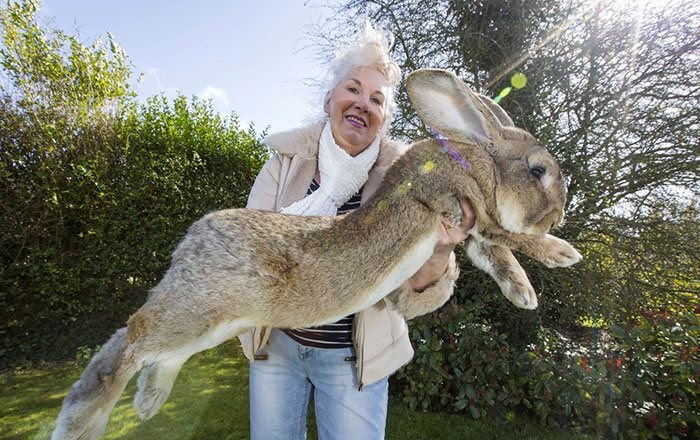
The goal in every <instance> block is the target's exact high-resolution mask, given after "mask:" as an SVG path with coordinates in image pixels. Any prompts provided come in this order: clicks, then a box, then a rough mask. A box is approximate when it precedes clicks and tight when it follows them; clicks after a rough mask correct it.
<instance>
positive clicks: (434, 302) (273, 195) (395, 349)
mask: <svg viewBox="0 0 700 440" xmlns="http://www.w3.org/2000/svg"><path fill="white" fill-rule="evenodd" d="M322 129H323V123H322V122H319V123H316V124H313V125H310V126H308V127H304V128H301V129H295V130H291V131H287V132H282V133H277V134H273V135H271V136H268V138H267V139H266V140H265V142H266V144H267V146H268V147H269V148H270V149H272V150H276V151H277V154H275V155H274V156H273V157H272V158H271V159H270V160H269V161H268V162H267V163H266V164H265V166H264V167H263V168H262V170H261V171H260V174H258V177H257V179H256V180H255V184H254V185H253V188H252V190H251V192H250V196H249V197H248V205H247V207H248V208H253V209H262V210H266V211H275V212H279V211H280V210H281V209H282V208H284V207H286V206H289V205H290V204H292V203H294V202H296V201H297V200H300V199H302V198H303V197H304V196H305V195H306V191H307V190H308V188H309V184H310V183H311V180H312V179H313V177H314V175H315V173H316V168H317V162H316V161H317V154H318V142H319V138H320V137H321V130H322ZM405 148H406V146H405V145H402V144H399V143H396V142H393V141H390V140H387V139H384V140H382V142H381V144H380V151H379V157H378V158H377V161H376V162H375V164H374V166H373V167H372V169H371V170H370V172H369V178H368V180H367V182H366V183H365V186H364V187H363V190H362V203H364V202H365V201H366V200H367V199H368V198H369V197H370V196H371V195H372V194H374V192H375V191H376V190H377V188H378V186H379V184H380V182H381V180H382V178H383V176H384V173H385V172H386V170H387V169H388V167H389V165H390V164H391V162H392V161H393V160H394V158H395V157H397V156H398V155H400V154H401V153H402V152H403V151H404V150H405ZM458 275H459V268H458V266H457V265H456V263H455V259H454V254H453V255H452V259H451V261H450V264H449V267H448V269H447V271H446V272H445V274H444V275H443V276H442V278H440V279H439V280H438V281H437V282H436V283H435V284H433V285H432V286H430V287H428V288H427V289H425V290H423V291H422V292H415V291H413V290H412V289H411V288H410V287H409V285H408V282H406V283H404V285H403V286H401V287H400V288H399V289H397V290H396V291H394V292H392V293H391V294H390V295H389V297H387V298H385V299H383V300H381V301H379V302H378V303H377V304H375V305H373V306H371V307H369V308H367V309H365V310H363V311H361V312H359V313H357V314H356V315H355V321H354V345H355V351H356V355H357V375H358V379H359V382H360V385H366V384H370V383H372V382H375V381H377V380H379V379H382V378H384V377H386V376H389V375H390V374H392V373H393V372H394V371H396V370H397V369H399V368H400V367H401V366H403V365H404V364H406V363H407V362H408V361H410V360H411V358H412V357H413V347H412V346H411V342H410V340H409V338H408V328H407V326H406V322H405V321H404V318H406V319H410V318H413V317H415V316H418V315H422V314H425V313H429V312H431V311H433V310H435V309H436V308H438V307H440V306H441V305H443V304H444V303H445V302H446V301H447V300H448V299H449V297H450V296H451V295H452V292H453V288H454V281H455V280H456V279H457V276H458ZM389 298H391V299H389ZM269 335H270V332H269V328H264V327H259V328H256V329H253V330H251V331H249V332H247V333H244V334H242V335H241V336H239V338H240V340H241V345H242V346H243V352H244V353H245V355H246V357H247V358H248V359H249V360H251V361H253V358H254V355H255V353H257V352H258V350H260V349H261V348H262V347H264V346H265V345H266V344H267V340H268V337H269Z"/></svg>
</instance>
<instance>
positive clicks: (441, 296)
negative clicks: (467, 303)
mask: <svg viewBox="0 0 700 440" xmlns="http://www.w3.org/2000/svg"><path fill="white" fill-rule="evenodd" d="M458 277H459V266H458V265H457V260H456V257H455V253H454V252H452V254H451V255H450V262H449V264H448V265H447V270H446V271H445V273H444V274H443V275H442V277H440V278H439V279H438V280H437V282H435V284H433V285H431V286H429V287H427V288H426V289H425V290H423V291H421V292H416V291H414V290H413V289H412V288H411V286H410V284H409V283H408V280H407V281H405V282H404V283H403V284H402V285H401V286H400V287H399V288H398V289H396V290H394V291H393V292H391V293H390V294H389V295H388V296H387V298H386V299H387V300H388V301H389V302H391V303H392V304H393V305H394V307H396V309H397V311H398V312H399V313H401V314H402V315H403V317H404V318H405V319H412V318H415V317H416V316H420V315H424V314H426V313H430V312H432V311H433V310H436V309H438V308H439V307H441V306H442V305H443V304H445V303H446V302H447V300H448V299H450V297H451V296H452V293H453V292H454V286H455V281H456V280H457V278H458Z"/></svg>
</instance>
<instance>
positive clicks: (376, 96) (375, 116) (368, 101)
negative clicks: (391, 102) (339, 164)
mask: <svg viewBox="0 0 700 440" xmlns="http://www.w3.org/2000/svg"><path fill="white" fill-rule="evenodd" d="M389 93H390V86H389V82H388V81H387V79H386V77H385V76H384V75H383V74H382V73H381V72H379V71H378V70H377V69H375V68H373V67H360V68H358V69H355V70H354V71H352V72H351V73H350V75H348V77H347V78H345V79H343V80H342V81H340V82H339V83H338V85H337V86H335V88H334V89H333V90H331V91H330V92H328V95H326V101H325V105H324V110H325V112H326V113H327V114H328V115H329V117H330V121H331V131H332V132H333V138H334V139H335V142H336V143H337V144H338V146H339V147H340V148H342V149H343V150H345V151H346V152H347V153H348V154H349V155H351V156H356V155H358V154H360V153H361V152H363V151H364V150H365V149H366V148H367V147H369V145H370V144H371V143H372V141H373V140H374V138H375V137H377V133H378V132H379V130H380V129H381V128H382V127H383V126H384V123H385V122H386V100H387V96H389Z"/></svg>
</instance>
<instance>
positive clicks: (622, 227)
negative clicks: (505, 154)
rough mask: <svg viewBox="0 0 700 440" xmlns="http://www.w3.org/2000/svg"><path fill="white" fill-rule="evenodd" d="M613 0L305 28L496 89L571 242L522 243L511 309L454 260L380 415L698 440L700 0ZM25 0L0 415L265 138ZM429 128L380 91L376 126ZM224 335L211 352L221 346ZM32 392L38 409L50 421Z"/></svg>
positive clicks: (173, 240)
mask: <svg viewBox="0 0 700 440" xmlns="http://www.w3.org/2000/svg"><path fill="white" fill-rule="evenodd" d="M631 4H632V3H625V2H622V1H619V0H617V1H616V0H600V1H577V0H572V1H554V0H532V1H527V2H525V1H516V0H499V1H496V0H493V1H483V2H475V1H461V0H452V1H427V0H386V1H359V0H357V1H346V2H341V3H337V4H334V5H333V6H332V8H334V11H335V13H334V14H330V15H329V17H331V18H329V19H328V20H327V21H326V22H324V23H321V24H319V26H318V27H317V28H316V29H315V30H314V31H313V32H311V33H310V34H309V38H310V39H311V41H313V42H315V47H316V48H317V49H318V57H319V62H323V61H327V60H328V58H329V57H330V56H332V54H333V50H334V49H335V48H336V47H339V45H341V44H342V43H343V42H347V41H348V40H349V39H350V38H351V36H352V35H351V33H350V32H348V29H355V28H356V27H355V26H354V23H356V21H357V19H358V18H360V17H364V16H368V17H370V18H371V19H372V20H373V21H375V22H377V23H381V24H382V25H384V26H386V27H387V28H388V29H390V30H391V31H392V32H393V33H394V35H395V44H394V49H393V55H394V56H395V57H396V59H397V60H399V62H400V64H401V65H402V68H403V72H404V74H407V73H408V72H410V71H412V70H415V69H417V68H420V67H439V68H446V69H451V70H453V71H454V72H456V73H457V74H458V75H459V76H460V77H461V78H463V79H464V80H465V81H466V82H467V83H469V84H471V85H472V86H473V87H474V88H475V89H476V90H478V91H481V92H483V93H485V94H487V95H490V96H494V97H496V96H501V99H500V104H501V105H502V106H503V108H504V109H505V110H506V111H508V112H509V113H510V114H511V116H512V117H513V118H514V120H515V121H516V124H517V125H518V126H520V127H523V128H526V129H527V130H529V131H530V132H532V133H533V134H535V135H536V136H537V138H538V139H539V140H540V141H541V143H542V144H543V145H546V146H547V147H548V148H549V149H550V151H551V152H552V153H553V154H554V155H555V156H556V157H557V159H558V160H559V162H560V163H561V165H562V168H563V171H564V174H565V175H566V178H567V184H568V190H569V202H568V206H567V209H566V210H567V220H566V223H565V224H564V225H563V227H561V228H560V229H559V230H558V231H556V234H557V235H558V236H561V237H563V238H565V239H567V240H568V241H569V242H571V243H572V244H574V245H575V246H576V247H577V248H578V249H579V250H581V251H582V253H583V255H584V261H583V262H582V263H580V264H578V265H577V266H575V267H573V268H567V269H554V270H552V269H544V268H542V267H541V266H540V265H538V264H536V263H534V262H532V261H529V260H528V259H527V258H526V257H522V256H521V257H519V258H520V259H521V261H522V262H523V265H524V267H525V268H526V271H527V272H528V274H529V276H530V278H531V280H532V284H533V285H534V286H535V288H536V290H537V291H538V293H539V295H540V307H539V308H538V309H537V310H535V311H524V310H520V309H516V308H514V307H513V306H512V305H510V303H508V302H507V301H506V300H505V299H504V298H502V297H501V295H500V293H499V291H498V288H497V286H496V285H495V283H493V282H492V281H491V280H490V279H489V278H488V277H487V276H485V275H484V274H483V273H481V272H480V271H478V270H476V269H475V268H473V267H472V266H470V265H469V263H468V262H467V260H466V259H464V258H462V259H461V261H463V265H462V274H461V277H460V280H459V281H458V286H457V289H456V294H455V296H454V297H453V298H452V299H451V301H450V302H449V303H448V304H447V305H445V306H444V307H443V308H441V309H440V310H438V311H436V312H434V313H432V314H430V315H427V316H424V317H421V318H418V319H415V320H413V321H412V322H411V323H410V331H411V337H412V340H413V342H414V345H415V348H416V356H415V358H414V360H413V361H412V362H411V363H410V364H409V365H408V366H406V367H405V368H403V369H402V370H401V371H400V372H399V373H398V374H396V375H395V376H394V377H393V378H392V381H391V392H392V408H401V409H395V410H396V411H409V413H408V414H410V413H411V412H415V413H416V414H417V413H420V414H424V412H427V414H429V415H431V414H434V417H435V418H438V417H443V416H444V415H445V413H456V414H461V416H460V417H461V420H464V421H465V422H464V423H465V424H467V423H472V421H473V420H476V421H477V422H479V423H482V424H488V423H490V421H492V420H499V419H501V420H504V421H508V420H512V419H513V418H514V417H515V418H516V419H517V420H522V419H526V420H528V421H534V422H535V423H537V424H538V426H541V427H542V429H565V430H568V431H575V432H579V433H582V434H584V435H590V436H593V437H595V438H678V439H683V438H698V436H699V435H700V434H699V433H700V431H699V430H700V409H699V408H700V405H699V404H698V396H699V395H700V385H698V377H700V353H699V352H698V337H699V336H700V322H699V317H700V301H699V300H698V293H699V292H700V265H699V264H698V261H700V258H699V255H698V249H697V243H698V242H699V240H700V233H699V227H698V207H699V203H698V202H699V200H700V198H699V193H698V169H699V162H700V160H699V154H698V153H699V142H698V139H700V136H699V134H700V111H699V105H698V104H700V99H699V98H700V50H699V48H700V4H698V2H695V1H691V0H675V1H669V2H666V4H665V5H664V7H663V8H661V7H659V8H658V9H657V10H655V11H654V13H653V14H647V13H641V10H640V8H634V7H630V5H631ZM625 5H627V6H626V7H625ZM37 7H38V3H37V2H36V1H32V0H22V1H9V0H8V1H6V2H4V3H3V4H2V6H0V26H1V29H0V30H1V34H0V68H1V69H2V74H1V75H2V79H3V81H2V83H0V85H1V87H2V88H1V89H0V224H1V225H2V228H0V259H1V260H2V262H1V264H0V314H1V316H0V369H2V370H3V372H4V373H3V374H2V382H0V384H2V385H3V389H2V395H0V399H3V400H4V399H5V396H8V397H7V401H6V402H5V403H7V405H5V404H4V403H3V405H2V406H3V407H5V408H9V410H8V409H6V411H10V413H8V417H3V422H0V423H1V424H2V425H5V423H7V422H5V420H10V419H11V417H10V415H11V411H12V409H13V408H15V409H16V410H17V411H22V412H23V414H24V415H25V416H27V415H28V414H30V413H32V407H31V405H30V406H26V405H27V404H26V402H25V403H24V406H23V405H21V404H18V405H17V406H13V405H11V404H10V403H11V402H14V400H12V398H11V397H9V396H11V395H13V394H12V390H15V391H17V390H19V394H22V393H24V392H29V390H28V389H27V388H26V387H29V385H30V384H32V385H34V386H36V385H37V384H36V381H40V382H51V381H55V380H58V379H59V378H63V376H64V375H65V374H68V375H69V376H70V375H71V374H76V372H78V371H79V366H80V365H81V364H83V363H84V362H85V360H86V359H88V358H89V357H90V356H91V355H92V354H93V353H94V351H95V350H96V348H97V347H99V345H100V344H101V343H103V342H104V341H105V340H106V338H107V337H108V336H109V335H110V334H111V333H112V332H113V331H114V330H115V329H116V328H119V327H121V326H123V325H124V322H125V321H126V319H127V318H128V316H129V315H130V314H131V313H132V312H133V311H134V310H136V309H137V308H138V307H139V306H140V305H141V304H142V303H143V301H144V300H145V297H146V295H147V292H148V289H149V288H150V287H152V286H153V285H154V284H155V283H156V282H157V280H158V279H159V278H160V276H161V275H162V274H163V272H164V270H165V269H166V268H167V265H168V262H169V256H170V253H171V251H172V250H173V248H174V246H175V245H176V244H177V242H178V240H179V239H180V238H181V237H182V235H183V234H184V232H185V231H186V229H187V227H188V226H189V225H190V224H191V223H192V222H193V221H194V220H195V219H197V218H198V217H200V216H201V215H203V214H205V213H207V212H209V211H211V210H215V209H221V208H229V207H240V206H243V205H244V204H245V200H246V196H247V193H248V191H249V189H250V186H251V185H252V182H253V179H254V178H255V176H256V174H257V171H258V170H259V169H260V167H261V166H262V164H263V163H264V161H265V159H266V158H267V157H268V155H269V152H268V151H267V150H266V149H265V148H264V146H263V143H262V139H263V138H264V136H265V134H266V133H265V132H264V131H263V132H257V131H256V130H255V129H254V128H253V127H252V126H251V127H241V126H240V123H239V121H238V118H237V116H236V115H235V113H232V114H229V115H221V114H218V113H216V112H214V111H213V110H212V107H211V105H210V103H208V102H207V101H202V100H199V99H196V98H188V97H185V96H179V97H177V98H175V99H168V98H166V97H164V96H153V97H151V98H150V99H148V100H147V101H146V102H139V101H137V100H136V99H135V96H134V93H133V90H134V82H135V81H136V79H135V78H136V77H135V74H134V72H133V71H132V66H131V65H130V63H129V59H128V55H127V54H126V53H124V51H123V50H122V49H121V48H120V47H119V44H118V41H116V39H115V38H114V37H112V36H110V35H108V34H106V35H105V36H103V37H101V38H100V39H98V40H96V41H94V42H84V41H81V40H79V38H77V37H76V36H73V35H70V34H68V33H66V32H64V31H63V30H60V29H55V28H52V27H50V26H47V25H46V24H45V23H42V22H41V21H40V20H38V19H37V16H36V11H37ZM416 17H419V19H417V18H416ZM248 67H249V68H254V66H248ZM516 73H518V74H521V75H524V76H525V78H527V83H526V84H525V85H524V87H521V86H522V84H521V83H517V82H515V83H512V82H511V80H512V78H513V76H514V75H515V74H516ZM519 77H520V78H522V76H519ZM516 78H517V77H516ZM516 86H517V87H516ZM426 133H427V132H426V131H425V127H424V126H423V125H422V124H421V122H420V121H419V120H418V119H417V118H416V116H415V113H414V112H413V110H412V109H411V108H410V105H409V104H408V102H407V99H406V97H405V94H404V93H403V91H401V93H400V95H399V109H398V112H397V115H396V116H395V118H394V120H393V124H392V135H393V136H395V137H397V138H399V139H404V140H410V139H418V138H420V137H423V136H426ZM222 350H223V349H222ZM226 350H228V351H226ZM226 350H223V351H221V350H219V351H216V353H218V354H219V357H216V356H215V358H214V359H210V360H211V362H213V363H214V364H216V365H218V364H217V362H224V363H226V362H228V361H227V359H229V358H232V359H239V360H240V353H239V352H238V351H237V350H236V348H235V347H229V348H228V349H226ZM222 353H223V354H222ZM212 356H213V355H212ZM198 359H199V358H198ZM201 359H204V360H206V359H208V358H206V357H202V358H201ZM67 361H71V362H73V363H75V365H77V366H76V367H75V368H74V369H73V370H71V369H70V368H71V366H70V363H69V364H66V362H67ZM63 368H68V370H64V369H63ZM203 368H205V369H204V370H203V371H204V372H205V373H206V374H204V373H199V374H200V375H199V376H197V377H200V376H201V377H202V378H203V380H205V379H206V378H207V377H208V376H207V374H208V373H209V372H210V370H209V369H207V367H203ZM241 368H245V366H243V367H241ZM66 371H71V373H65V372H66ZM46 372H51V373H50V374H49V373H46ZM43 373H46V374H44V375H43V376H42V374H43ZM195 375H196V374H195ZM27 378H29V380H25V379H27ZM31 378H34V379H31ZM49 378H50V379H49ZM75 378H77V376H75V377H71V380H69V381H67V383H65V384H63V383H61V385H65V386H64V387H62V388H61V389H55V390H53V393H54V394H55V393H59V396H60V397H62V395H61V394H60V393H65V392H67V390H68V386H69V384H70V382H72V381H73V380H75ZM181 380H183V381H184V379H181ZM183 386H185V385H183ZM211 386H212V387H213V388H212V389H214V390H217V386H222V385H220V384H219V385H217V384H216V383H214V384H212V385H211ZM17 387H19V388H17ZM177 387H178V383H176V389H177ZM61 390H63V391H61ZM6 393H7V394H6ZM39 395H41V394H39ZM238 397H240V396H238ZM196 398H197V396H196V395H191V396H189V397H187V399H189V400H193V399H196ZM244 398H245V396H244ZM221 400H222V401H224V400H226V397H225V395H224V394H222V397H221ZM51 402H52V403H51V405H53V406H51V405H49V408H48V409H47V408H46V407H42V405H41V404H39V403H37V404H36V406H37V411H39V407H42V408H43V409H42V411H47V410H48V411H49V412H50V411H51V408H53V410H54V413H53V414H52V417H53V416H55V414H56V413H57V411H58V405H59V404H60V398H56V397H55V396H54V397H53V398H52V400H51ZM169 404H170V403H169ZM164 411H166V412H167V405H166V408H165V409H164ZM516 414H517V416H516ZM131 415H132V416H133V414H131ZM20 416H21V414H20ZM134 417H135V416H134ZM164 417H165V416H164ZM404 417H405V419H407V420H408V419H410V418H412V416H404ZM20 418H21V417H20ZM30 419H31V418H30ZM156 420H157V418H155V419H153V421H154V423H158V422H157V421H156ZM424 420H431V419H430V417H428V418H426V419H424ZM436 420H437V419H436ZM147 423H151V422H150V421H149V422H147ZM211 423H212V424H215V423H216V421H215V418H214V419H212V422H211ZM426 423H429V422H426ZM453 423H454V422H452V421H451V422H450V424H453ZM7 426H8V427H9V426H10V425H9V424H8V425H7ZM12 429H14V428H12ZM42 429H44V430H45V426H44V428H41V427H36V426H35V428H34V431H32V429H30V428H27V427H24V428H22V429H21V430H20V431H10V429H9V428H8V434H7V436H8V437H9V436H10V435H13V436H12V437H10V438H27V436H29V437H31V436H40V435H41V433H42V432H43V431H42ZM4 430H5V428H3V427H2V426H0V434H2V435H4ZM13 432H14V434H13ZM18 432H20V433H18ZM242 435H243V436H244V437H245V435H244V434H242ZM431 435H432V436H436V435H437V437H438V438H447V437H446V436H441V435H439V434H431ZM186 438H189V437H186ZM192 438H195V437H192ZM201 438H206V437H201ZM231 438H237V437H231ZM397 438H401V437H397ZM406 438H408V437H406ZM416 438H420V437H416Z"/></svg>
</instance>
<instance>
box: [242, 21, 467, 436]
mask: <svg viewBox="0 0 700 440" xmlns="http://www.w3.org/2000/svg"><path fill="white" fill-rule="evenodd" d="M388 50H389V44H388V41H387V39H386V37H385V35H384V33H383V32H381V31H377V30H374V29H373V28H372V27H371V26H366V28H365V30H364V33H363V34H362V36H361V37H360V39H359V42H358V44H356V45H354V46H352V47H350V48H349V49H348V50H346V51H345V52H344V53H341V54H339V55H338V56H337V57H336V59H335V60H334V61H333V63H332V64H331V76H332V79H333V81H332V84H331V87H329V92H328V93H327V94H326V96H325V99H324V112H325V113H326V115H327V117H326V118H325V120H324V121H322V122H319V123H316V124H312V125H310V126H307V127H303V128H300V129H296V130H292V131H289V132H284V133H278V134H274V135H271V136H269V137H268V138H267V139H266V143H267V145H268V147H270V148H271V149H274V150H276V151H277V154H275V155H274V156H273V157H272V158H271V159H270V160H269V161H268V162H267V163H266V164H265V166H264V167H263V169H262V170H261V172H260V174H259V175H258V177H257V179H256V181H255V184H254V186H253V189H252V190H251V193H250V196H249V199H248V207H249V208H255V209H264V210H270V211H277V212H283V213H288V214H295V215H336V214H342V213H345V212H348V211H350V210H352V209H354V208H356V207H358V206H359V205H361V204H362V203H363V202H364V201H365V200H367V199H368V198H369V197H370V196H371V195H372V194H373V193H374V191H375V190H376V189H377V187H378V185H379V183H380V181H381V179H382V176H383V175H384V172H385V171H386V169H387V168H388V166H389V164H390V163H391V162H392V160H393V159H394V158H395V157H396V156H397V155H399V154H401V152H402V151H404V149H405V146H404V145H401V144H399V143H396V142H393V141H391V140H389V139H387V138H386V137H385V133H386V129H387V127H388V124H389V123H388V121H389V119H390V113H391V109H392V107H393V103H394V89H395V87H396V86H397V84H398V83H399V81H400V70H399V67H398V65H397V64H396V63H395V62H394V61H392V60H391V59H390V58H389V55H388ZM462 210H463V220H462V222H461V223H460V224H459V225H456V226H457V227H454V226H455V225H452V224H449V223H448V222H447V220H446V221H445V222H444V224H443V225H440V227H439V231H438V233H439V234H440V239H439V241H438V244H437V245H436V247H435V251H434V254H433V255H432V257H431V258H430V259H429V260H428V261H427V262H426V263H425V265H424V266H423V267H422V268H421V269H420V270H419V271H418V272H417V273H416V274H415V275H413V276H412V277H411V278H410V279H409V280H407V282H406V283H404V285H403V286H402V289H403V291H402V292H401V299H400V301H397V303H396V304H392V303H390V302H389V300H388V299H384V300H382V301H379V302H378V303H377V304H375V305H373V306H372V307H369V308H368V309H366V310H364V311H362V312H360V313H358V314H356V315H355V316H348V317H346V318H344V319H342V320H341V321H339V322H337V323H333V324H329V325H326V326H321V327H318V328H313V329H284V330H280V329H269V328H258V329H255V330H253V331H251V332H249V333H247V334H245V335H242V336H241V338H240V339H241V343H242V345H243V350H244V352H245V354H246V356H247V357H248V358H249V359H250V360H251V363H250V412H251V415H250V418H251V420H250V425H251V426H250V427H251V438H252V439H253V440H256V439H260V440H263V439H264V440H270V439H280V440H290V439H292V440H294V439H304V438H305V436H306V416H307V411H308V405H309V402H310V400H311V398H312V397H313V401H314V404H315V413H316V421H317V427H318V435H319V439H364V440H367V439H370V440H371V439H381V438H383V437H384V428H385V425H386V413H387V401H388V377H389V375H391V374H392V373H393V372H394V371H396V370H397V369H398V368H400V367H401V366H402V365H404V364H405V363H406V362H408V361H409V360H410V359H411V357H412V356H413V349H412V347H411V343H410V341H409V338H408V331H407V327H406V323H405V321H404V318H406V319H409V318H412V317H414V316H417V315H420V314H424V313H428V312H430V311H432V310H434V309H436V308H437V307H439V306H441V305H442V304H443V303H444V302H445V301H447V299H448V298H449V297H450V295H451V294H452V289H453V284H454V281H455V280H456V278H457V276H458V274H459V269H458V267H457V266H456V264H455V259H454V253H453V252H452V250H453V248H454V246H455V244H457V243H459V242H461V241H463V240H464V239H465V238H466V237H467V231H468V230H469V229H470V228H471V226H472V225H473V222H474V215H473V212H472V210H471V208H470V206H469V205H468V203H467V202H463V203H462ZM348 270H352V266H349V267H348Z"/></svg>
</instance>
